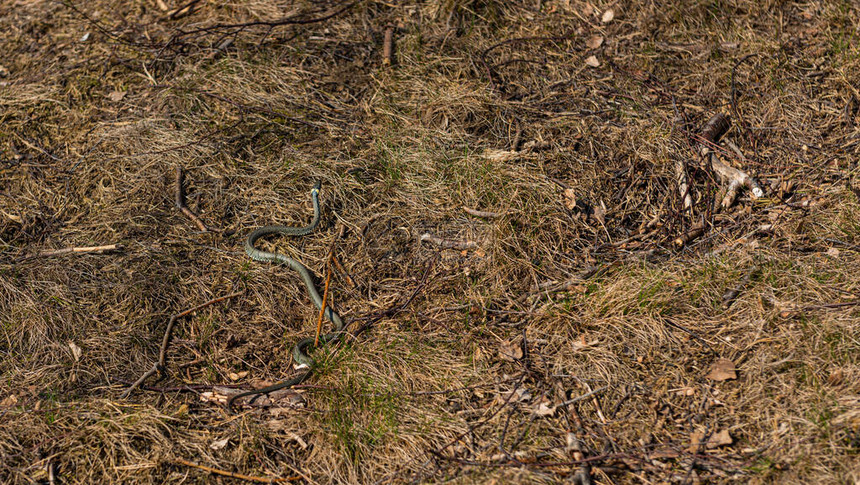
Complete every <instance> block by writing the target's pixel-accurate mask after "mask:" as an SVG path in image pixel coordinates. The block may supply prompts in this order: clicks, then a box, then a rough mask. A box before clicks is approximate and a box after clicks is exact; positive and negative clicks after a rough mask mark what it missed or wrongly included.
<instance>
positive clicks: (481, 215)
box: [463, 206, 504, 219]
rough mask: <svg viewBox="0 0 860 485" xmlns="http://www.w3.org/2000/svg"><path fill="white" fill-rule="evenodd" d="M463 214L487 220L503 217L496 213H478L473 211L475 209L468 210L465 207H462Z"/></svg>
mask: <svg viewBox="0 0 860 485" xmlns="http://www.w3.org/2000/svg"><path fill="white" fill-rule="evenodd" d="M463 212H465V213H466V214H469V215H470V216H475V217H484V218H487V219H495V218H496V217H501V216H503V215H504V214H500V213H498V212H487V211H479V210H475V209H470V208H468V207H466V206H463Z"/></svg>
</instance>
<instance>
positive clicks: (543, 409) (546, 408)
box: [534, 402, 557, 416]
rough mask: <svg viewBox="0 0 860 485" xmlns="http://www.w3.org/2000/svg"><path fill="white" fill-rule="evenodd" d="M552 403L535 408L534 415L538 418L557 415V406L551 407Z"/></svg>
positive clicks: (543, 403) (541, 404)
mask: <svg viewBox="0 0 860 485" xmlns="http://www.w3.org/2000/svg"><path fill="white" fill-rule="evenodd" d="M550 404H551V403H548V402H542V403H540V404H538V405H537V406H535V408H534V413H535V414H536V415H538V416H552V415H553V414H555V410H556V408H557V406H551V405H550Z"/></svg>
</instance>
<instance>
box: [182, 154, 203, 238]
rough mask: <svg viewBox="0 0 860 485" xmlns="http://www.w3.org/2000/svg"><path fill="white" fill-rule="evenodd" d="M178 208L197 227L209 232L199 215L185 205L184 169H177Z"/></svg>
mask: <svg viewBox="0 0 860 485" xmlns="http://www.w3.org/2000/svg"><path fill="white" fill-rule="evenodd" d="M176 208H177V209H179V210H180V211H182V213H183V214H185V215H186V216H187V217H188V218H189V219H191V222H193V223H194V224H196V225H197V227H198V228H200V230H201V231H203V232H209V228H208V227H206V224H204V223H203V221H201V220H200V218H199V217H197V214H195V213H194V212H192V211H191V209H189V208H188V206H187V205H185V170H183V169H182V167H176Z"/></svg>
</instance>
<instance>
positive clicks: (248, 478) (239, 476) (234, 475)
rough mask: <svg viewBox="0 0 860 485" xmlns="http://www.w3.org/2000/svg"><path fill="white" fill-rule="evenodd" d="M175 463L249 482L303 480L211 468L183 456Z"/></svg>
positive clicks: (298, 477)
mask: <svg viewBox="0 0 860 485" xmlns="http://www.w3.org/2000/svg"><path fill="white" fill-rule="evenodd" d="M174 462H175V463H177V464H179V465H185V466H190V467H191V468H197V469H199V470H203V471H207V472H209V473H214V474H216V475H221V476H222V477H230V478H237V479H239V480H246V481H249V482H258V483H284V482H294V481H296V480H301V479H302V477H300V476H296V477H289V478H266V477H252V476H250V475H242V474H240V473H233V472H228V471H224V470H219V469H217V468H211V467H208V466H206V465H198V464H197V463H192V462H190V461H187V460H183V459H182V458H177V459H175V460H174Z"/></svg>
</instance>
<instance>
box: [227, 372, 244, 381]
mask: <svg viewBox="0 0 860 485" xmlns="http://www.w3.org/2000/svg"><path fill="white" fill-rule="evenodd" d="M247 375H248V371H246V370H243V371H242V372H231V373H229V374H227V377H229V378H230V380H231V381H238V380H239V379H242V378H244V377H245V376H247Z"/></svg>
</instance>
